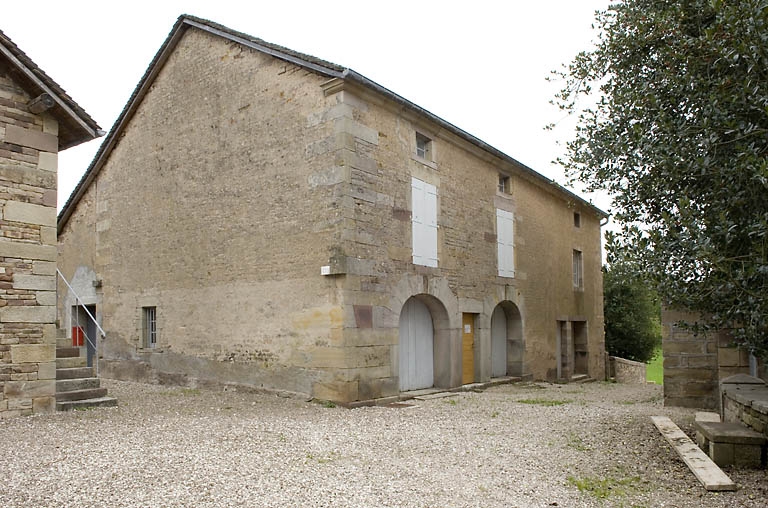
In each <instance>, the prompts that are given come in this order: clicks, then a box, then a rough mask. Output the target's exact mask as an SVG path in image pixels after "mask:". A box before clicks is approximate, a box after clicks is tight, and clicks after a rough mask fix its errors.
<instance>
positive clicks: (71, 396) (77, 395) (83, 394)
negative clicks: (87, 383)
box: [56, 388, 107, 402]
mask: <svg viewBox="0 0 768 508" xmlns="http://www.w3.org/2000/svg"><path fill="white" fill-rule="evenodd" d="M106 395H107V389H106V388H88V389H86V390H74V391H72V392H57V393H56V402H66V401H68V400H88V399H98V398H100V397H104V396H106Z"/></svg>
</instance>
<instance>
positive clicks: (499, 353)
mask: <svg viewBox="0 0 768 508" xmlns="http://www.w3.org/2000/svg"><path fill="white" fill-rule="evenodd" d="M524 362H525V341H524V340H523V323H522V319H521V317H520V311H519V310H518V308H517V306H516V305H515V304H514V303H512V302H509V301H504V302H501V303H499V304H498V305H497V306H496V308H495V309H493V314H491V377H503V376H522V375H523V373H524V370H525V364H524Z"/></svg>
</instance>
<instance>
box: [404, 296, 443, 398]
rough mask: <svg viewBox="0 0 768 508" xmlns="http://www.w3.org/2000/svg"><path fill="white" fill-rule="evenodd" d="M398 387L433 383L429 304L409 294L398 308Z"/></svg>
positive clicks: (414, 387) (432, 351)
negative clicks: (409, 296) (400, 309)
mask: <svg viewBox="0 0 768 508" xmlns="http://www.w3.org/2000/svg"><path fill="white" fill-rule="evenodd" d="M399 326H400V331H399V335H400V344H399V349H400V354H399V361H400V391H408V390H420V389H422V388H429V387H431V386H433V385H434V384H435V377H434V337H435V334H434V327H433V325H432V314H431V313H430V311H429V307H427V305H426V304H425V303H424V302H422V301H421V300H419V299H418V298H416V297H411V298H409V299H408V300H407V301H406V302H405V305H403V310H402V311H401V312H400V324H399Z"/></svg>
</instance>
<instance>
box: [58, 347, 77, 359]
mask: <svg viewBox="0 0 768 508" xmlns="http://www.w3.org/2000/svg"><path fill="white" fill-rule="evenodd" d="M79 356H80V348H79V347H72V346H67V347H59V346H56V358H77V357H79Z"/></svg>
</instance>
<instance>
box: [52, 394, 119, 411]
mask: <svg viewBox="0 0 768 508" xmlns="http://www.w3.org/2000/svg"><path fill="white" fill-rule="evenodd" d="M116 406H117V399H116V398H114V397H99V398H96V399H84V400H67V401H62V402H58V401H57V402H56V410H57V411H73V410H79V409H90V408H95V407H116Z"/></svg>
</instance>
